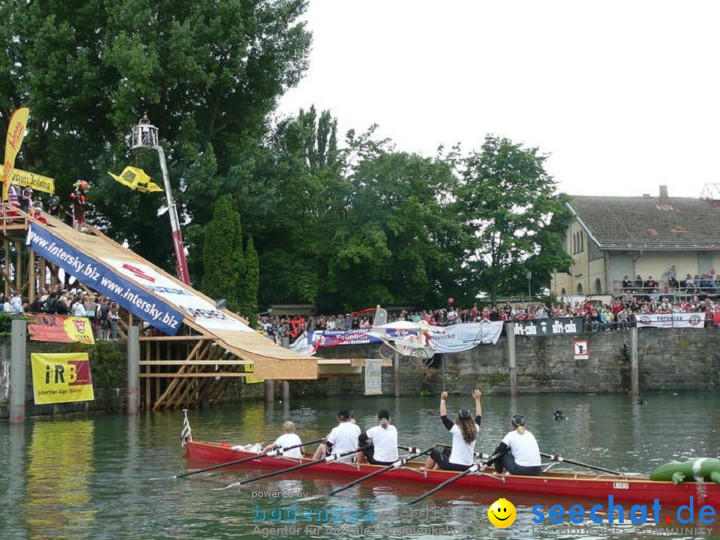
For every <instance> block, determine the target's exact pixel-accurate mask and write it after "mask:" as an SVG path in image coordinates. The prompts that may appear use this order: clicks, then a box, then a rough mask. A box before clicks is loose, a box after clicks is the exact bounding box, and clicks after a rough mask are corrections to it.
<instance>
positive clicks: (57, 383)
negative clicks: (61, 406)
mask: <svg viewBox="0 0 720 540" xmlns="http://www.w3.org/2000/svg"><path fill="white" fill-rule="evenodd" d="M30 360H31V364H32V378H33V394H34V396H35V404H36V405H46V404H48V403H68V402H70V401H92V400H94V399H95V395H94V393H93V385H92V375H91V373H90V359H89V358H88V355H87V353H32V355H31V356H30Z"/></svg>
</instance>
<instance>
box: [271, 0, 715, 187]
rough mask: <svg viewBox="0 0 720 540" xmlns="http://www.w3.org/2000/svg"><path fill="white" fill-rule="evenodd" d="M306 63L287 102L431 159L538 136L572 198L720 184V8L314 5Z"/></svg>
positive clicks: (325, 0) (285, 106)
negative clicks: (448, 151) (495, 138)
mask: <svg viewBox="0 0 720 540" xmlns="http://www.w3.org/2000/svg"><path fill="white" fill-rule="evenodd" d="M307 21H308V26H309V29H310V30H311V31H312V33H313V50H312V53H311V55H310V68H309V70H308V72H307V74H306V76H305V78H304V80H303V81H302V82H301V83H300V84H299V85H298V87H297V88H294V89H292V90H290V91H289V92H288V93H287V95H286V96H285V97H284V98H283V100H282V102H281V107H280V111H281V112H283V113H286V114H294V113H296V112H297V110H298V109H299V108H301V107H302V108H308V107H309V106H310V105H312V104H314V105H315V106H316V107H317V108H318V109H321V110H323V109H329V110H330V111H331V112H332V114H333V116H335V117H337V118H338V121H339V124H340V130H341V132H342V133H343V134H344V132H345V131H346V130H347V129H350V128H354V129H356V130H357V131H364V130H365V129H367V128H368V127H369V126H370V125H371V124H373V123H377V124H379V125H380V131H379V133H380V135H382V136H385V137H390V138H391V139H393V141H394V142H395V144H396V148H397V149H398V150H402V151H408V152H418V153H421V154H424V155H428V156H430V155H434V154H435V149H436V148H437V147H438V146H439V145H441V144H442V145H446V146H450V145H452V144H454V143H457V142H460V143H461V144H462V146H463V148H465V149H466V150H469V149H471V148H474V149H478V148H479V147H480V145H481V144H482V140H483V138H484V136H485V134H487V133H493V134H496V135H501V136H504V137H508V138H510V139H512V140H513V141H515V142H521V143H523V144H525V145H528V146H537V147H539V148H540V149H541V150H542V151H543V152H545V153H548V154H550V155H551V157H550V159H549V160H548V162H547V169H548V171H549V172H550V174H552V175H553V176H554V177H555V179H556V180H557V181H558V185H559V188H560V189H561V190H562V191H565V192H567V193H570V194H584V195H600V194H606V195H637V196H639V195H642V194H643V193H652V194H653V195H655V194H657V192H658V186H659V185H660V184H666V185H668V188H669V192H670V196H671V197H672V196H673V195H676V196H688V197H698V196H700V193H701V191H702V189H703V186H704V184H706V183H720V128H719V126H720V105H719V103H720V83H719V82H718V81H719V80H720V62H719V57H720V30H719V29H718V26H719V25H720V2H716V1H693V0H685V1H682V2H680V1H676V2H667V1H662V0H653V1H639V0H631V1H628V0H625V1H622V2H619V1H614V0H610V1H608V0H606V1H603V2H597V1H593V2H591V1H585V0H534V1H532V0H530V1H524V0H522V1H521V0H504V1H493V2H486V1H482V0H433V1H429V0H310V7H309V9H308V13H307Z"/></svg>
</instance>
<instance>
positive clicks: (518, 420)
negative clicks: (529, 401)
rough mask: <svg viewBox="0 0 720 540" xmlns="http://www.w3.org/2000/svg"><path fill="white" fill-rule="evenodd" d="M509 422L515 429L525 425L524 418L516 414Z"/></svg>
mask: <svg viewBox="0 0 720 540" xmlns="http://www.w3.org/2000/svg"><path fill="white" fill-rule="evenodd" d="M510 421H511V422H512V425H513V426H516V427H518V426H524V425H525V417H524V416H523V415H522V414H516V415H515V416H513V417H512V419H511V420H510Z"/></svg>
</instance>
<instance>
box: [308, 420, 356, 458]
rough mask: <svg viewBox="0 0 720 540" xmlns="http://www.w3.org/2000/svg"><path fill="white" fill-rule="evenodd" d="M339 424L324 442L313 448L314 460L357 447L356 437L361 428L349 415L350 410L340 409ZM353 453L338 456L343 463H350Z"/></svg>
mask: <svg viewBox="0 0 720 540" xmlns="http://www.w3.org/2000/svg"><path fill="white" fill-rule="evenodd" d="M337 419H338V422H339V424H338V425H337V426H335V427H334V428H333V429H332V431H331V432H330V434H329V435H328V436H327V437H326V438H325V444H320V445H318V447H317V450H315V455H314V456H313V459H314V460H318V459H322V458H323V457H325V456H327V455H331V454H334V455H338V454H344V453H346V452H352V451H353V450H357V449H358V442H359V441H358V437H359V436H360V433H361V430H360V428H359V427H358V426H357V425H356V424H355V420H353V418H352V417H351V416H350V411H348V410H347V409H340V410H339V411H338V414H337ZM354 457H355V455H354V454H350V455H347V456H343V457H341V458H338V461H340V462H343V463H352V461H353V458H354Z"/></svg>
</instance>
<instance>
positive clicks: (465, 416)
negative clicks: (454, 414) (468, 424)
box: [458, 409, 470, 419]
mask: <svg viewBox="0 0 720 540" xmlns="http://www.w3.org/2000/svg"><path fill="white" fill-rule="evenodd" d="M458 416H459V417H460V418H463V419H468V418H470V411H468V410H467V409H460V410H459V411H458Z"/></svg>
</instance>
